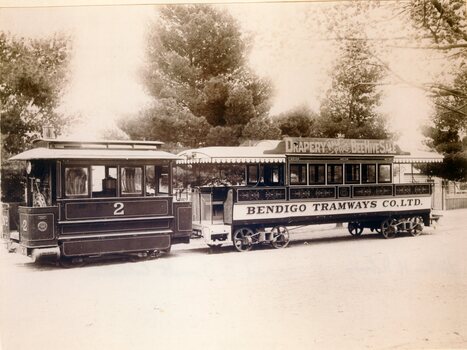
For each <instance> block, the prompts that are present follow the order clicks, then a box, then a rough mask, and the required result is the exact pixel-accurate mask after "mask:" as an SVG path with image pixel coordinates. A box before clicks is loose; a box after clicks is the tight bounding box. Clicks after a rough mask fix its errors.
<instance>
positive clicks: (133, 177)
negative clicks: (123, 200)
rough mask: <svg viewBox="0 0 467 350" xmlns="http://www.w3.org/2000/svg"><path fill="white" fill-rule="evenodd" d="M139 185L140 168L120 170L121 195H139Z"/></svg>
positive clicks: (140, 179) (140, 177)
mask: <svg viewBox="0 0 467 350" xmlns="http://www.w3.org/2000/svg"><path fill="white" fill-rule="evenodd" d="M141 184H142V171H141V168H122V193H140V192H141Z"/></svg>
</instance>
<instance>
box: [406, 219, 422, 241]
mask: <svg viewBox="0 0 467 350" xmlns="http://www.w3.org/2000/svg"><path fill="white" fill-rule="evenodd" d="M409 221H410V223H411V225H410V226H411V227H410V228H409V229H408V230H407V231H408V232H409V233H410V234H411V235H412V236H414V237H417V236H420V234H421V233H422V231H423V228H424V227H425V225H424V223H423V219H422V218H421V217H420V216H414V217H412V218H410V219H409Z"/></svg>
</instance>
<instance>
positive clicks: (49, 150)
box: [9, 139, 192, 265]
mask: <svg viewBox="0 0 467 350" xmlns="http://www.w3.org/2000/svg"><path fill="white" fill-rule="evenodd" d="M161 144H162V143H161V142H135V141H112V142H110V141H109V142H77V141H63V140H57V139H42V140H38V141H36V142H35V143H34V148H32V149H30V150H28V151H26V152H23V153H21V154H18V155H16V156H14V157H13V158H11V160H18V161H26V162H27V163H26V164H27V170H26V172H27V185H26V194H25V195H26V205H25V206H21V207H19V230H18V232H13V231H12V232H11V233H10V237H9V241H10V243H9V244H10V248H11V249H16V250H17V251H18V252H20V253H22V254H24V255H27V256H30V257H32V258H34V259H36V258H39V257H43V256H52V257H54V258H56V259H59V260H60V262H61V263H62V264H65V265H66V264H72V263H79V262H82V261H84V259H86V258H89V257H93V256H101V255H104V254H126V255H130V256H133V257H136V258H138V257H147V256H155V255H157V254H159V253H160V252H163V251H165V252H168V251H169V250H170V248H171V245H172V244H176V243H188V242H189V239H190V235H191V232H192V227H191V203H189V202H187V201H182V200H177V199H176V198H175V197H174V196H172V169H173V163H174V161H175V159H176V156H175V155H173V154H170V153H167V152H164V151H161V150H160V146H161Z"/></svg>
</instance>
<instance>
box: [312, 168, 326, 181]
mask: <svg viewBox="0 0 467 350" xmlns="http://www.w3.org/2000/svg"><path fill="white" fill-rule="evenodd" d="M324 169H325V168H324V164H310V168H309V174H310V185H319V184H324V183H325V181H326V178H325V175H324V173H325V171H324Z"/></svg>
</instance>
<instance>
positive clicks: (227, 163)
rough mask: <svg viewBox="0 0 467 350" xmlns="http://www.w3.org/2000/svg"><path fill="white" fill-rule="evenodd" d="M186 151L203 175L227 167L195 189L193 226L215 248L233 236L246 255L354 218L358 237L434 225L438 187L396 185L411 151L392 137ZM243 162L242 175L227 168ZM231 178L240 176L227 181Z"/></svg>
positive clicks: (352, 229) (186, 162) (351, 223)
mask: <svg viewBox="0 0 467 350" xmlns="http://www.w3.org/2000/svg"><path fill="white" fill-rule="evenodd" d="M178 156H179V158H181V159H180V160H178V161H177V163H178V164H179V165H180V166H182V167H189V168H191V169H192V170H191V171H194V172H195V173H196V171H197V170H195V169H198V174H199V173H202V172H203V169H204V170H206V169H210V170H211V171H212V168H213V167H216V168H218V169H220V176H219V181H217V180H216V181H211V183H210V184H208V185H205V186H197V187H195V188H193V190H192V206H193V230H194V231H195V232H197V233H198V234H199V235H200V236H202V237H204V239H205V240H206V243H207V244H208V245H209V246H210V247H218V246H221V245H222V244H225V243H227V242H229V241H230V240H231V241H232V242H233V244H234V246H235V248H236V249H237V250H238V251H241V252H242V251H248V250H250V249H251V248H252V247H253V246H254V245H255V244H259V243H268V244H271V245H272V246H273V247H275V248H283V247H286V246H287V245H288V244H289V240H290V235H289V228H288V227H290V226H298V225H310V224H324V223H340V222H348V231H349V233H350V234H351V235H353V236H359V235H361V234H362V232H363V230H364V229H365V228H368V229H371V230H372V231H377V232H379V233H381V234H382V236H383V237H385V238H394V237H395V236H396V234H397V233H398V232H402V231H405V232H409V233H410V234H412V235H413V236H417V235H419V234H420V233H421V232H422V229H423V227H424V226H428V225H430V211H431V192H432V187H431V184H430V183H393V177H394V176H393V173H394V169H393V165H394V163H395V158H403V157H404V152H402V151H401V150H400V149H399V148H398V147H397V146H396V145H395V144H394V143H393V142H391V141H388V140H359V139H314V138H309V139H305V138H285V139H284V140H282V141H280V142H279V141H277V142H271V141H266V142H262V143H259V144H257V145H255V146H254V147H253V146H252V147H206V148H199V149H191V150H186V151H183V152H181V153H179V155H178ZM438 161H441V159H439V160H438ZM239 166H240V167H241V171H240V172H241V173H243V174H241V175H243V176H240V178H239V176H238V174H237V175H236V176H233V175H232V174H227V173H226V172H228V171H229V169H234V168H238V167H239ZM200 169H201V170H200ZM229 176H230V178H232V179H236V180H233V181H230V182H229V183H222V181H225V179H226V178H229ZM216 182H217V183H216Z"/></svg>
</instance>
